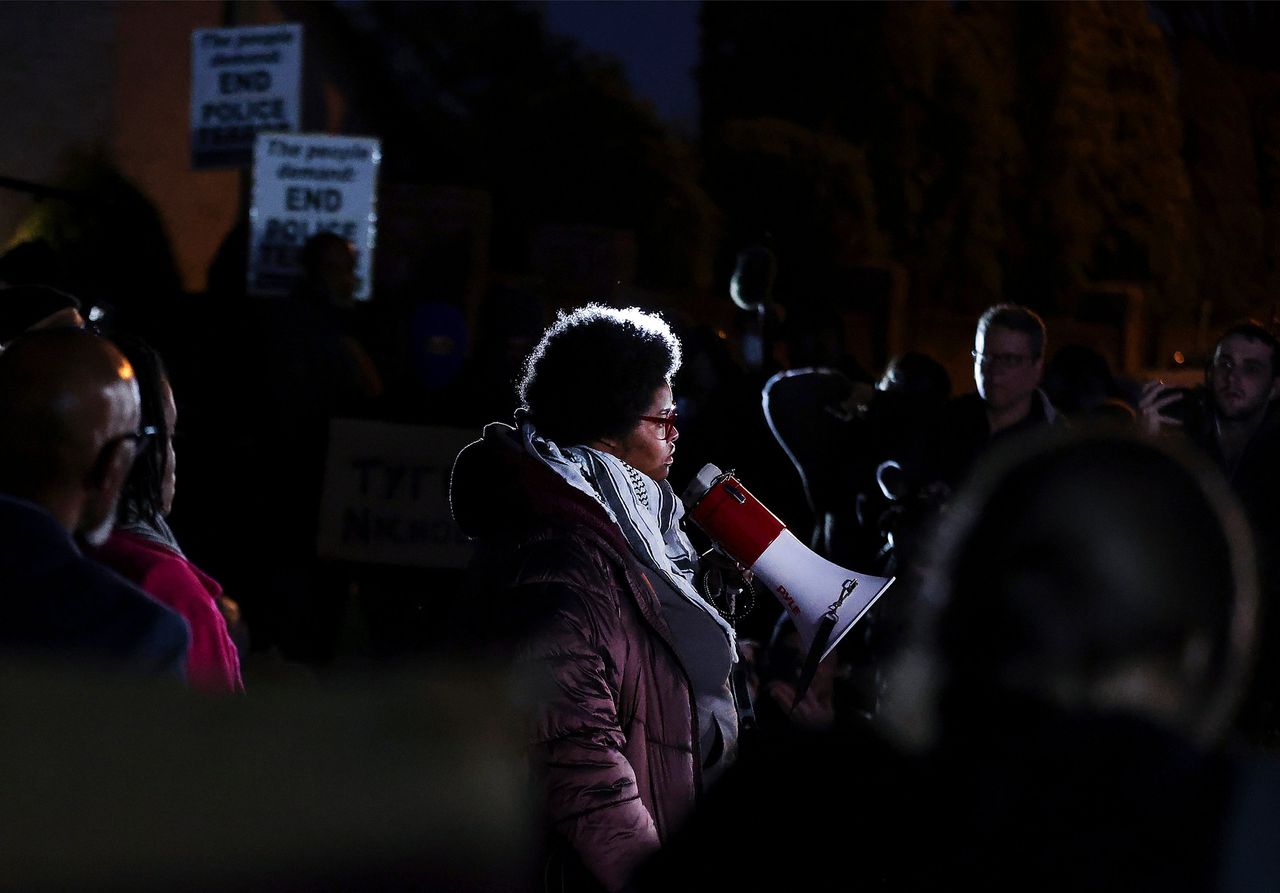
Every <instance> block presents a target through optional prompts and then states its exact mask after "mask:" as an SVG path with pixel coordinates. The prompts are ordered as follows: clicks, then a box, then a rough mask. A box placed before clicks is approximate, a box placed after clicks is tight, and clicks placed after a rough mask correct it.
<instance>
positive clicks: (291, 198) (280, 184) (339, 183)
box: [249, 133, 382, 301]
mask: <svg viewBox="0 0 1280 893" xmlns="http://www.w3.org/2000/svg"><path fill="white" fill-rule="evenodd" d="M381 163H382V149H381V144H380V143H379V142H378V140H376V139H371V138H367V137H351V136H323V135H319V134H298V135H293V134H283V133H281V134H266V133H264V134H259V135H258V141H257V143H255V144H254V148H253V206H252V208H250V210H249V291H250V293H252V294H258V295H282V294H287V293H288V291H289V289H290V288H291V287H292V285H293V283H294V282H295V281H296V279H297V277H298V274H299V272H300V271H301V264H300V257H299V255H300V252H301V250H302V246H303V245H305V244H306V242H307V239H309V238H311V236H313V235H315V234H316V233H319V232H325V231H327V232H333V233H337V234H338V235H340V236H341V237H342V238H344V239H346V240H347V241H348V242H350V243H351V244H352V245H353V246H354V247H355V250H356V288H355V294H354V297H355V299H356V300H357V301H366V300H368V299H369V297H370V294H371V293H372V273H373V244H374V236H375V234H376V232H377V220H378V217H377V211H376V204H375V201H376V197H377V184H378V166H379V165H380V164H381Z"/></svg>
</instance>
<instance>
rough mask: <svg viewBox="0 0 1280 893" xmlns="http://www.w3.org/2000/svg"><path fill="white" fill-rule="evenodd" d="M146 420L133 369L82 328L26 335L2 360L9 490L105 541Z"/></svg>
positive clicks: (0, 446)
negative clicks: (142, 417) (142, 419)
mask: <svg viewBox="0 0 1280 893" xmlns="http://www.w3.org/2000/svg"><path fill="white" fill-rule="evenodd" d="M139 418H140V409H139V401H138V385H137V382H135V381H134V374H133V369H132V367H130V365H129V362H128V360H126V359H125V358H124V356H123V355H122V354H121V353H120V351H119V350H117V349H116V348H115V346H114V345H112V344H111V342H109V341H106V340H104V339H102V338H99V337H98V336H96V335H93V334H90V333H88V332H85V331H82V330H79V329H52V330H45V331H37V332H32V333H29V334H26V335H23V336H21V337H20V338H18V339H16V340H15V341H14V342H12V343H11V344H10V345H9V346H8V347H7V348H6V349H5V350H4V352H3V353H0V491H2V492H5V493H10V494H12V495H15V496H21V497H23V498H25V499H29V500H31V501H33V502H36V503H38V504H40V505H43V506H45V507H46V508H48V509H49V510H50V511H51V512H53V514H54V516H55V517H57V518H58V519H59V520H60V521H62V523H63V524H64V526H66V527H67V528H68V529H69V530H71V531H72V532H75V533H79V534H81V535H83V536H84V537H85V538H86V539H88V540H90V541H91V542H96V541H99V540H102V539H105V538H106V535H107V534H108V533H110V529H111V519H112V517H114V514H115V506H116V502H117V501H118V500H119V497H120V488H121V486H122V485H123V483H124V480H125V478H126V477H127V475H128V471H129V466H130V464H131V463H132V462H133V456H134V452H135V450H136V447H137V445H136V443H135V442H134V440H133V439H132V438H131V437H130V435H132V434H134V433H136V430H137V427H138V421H139Z"/></svg>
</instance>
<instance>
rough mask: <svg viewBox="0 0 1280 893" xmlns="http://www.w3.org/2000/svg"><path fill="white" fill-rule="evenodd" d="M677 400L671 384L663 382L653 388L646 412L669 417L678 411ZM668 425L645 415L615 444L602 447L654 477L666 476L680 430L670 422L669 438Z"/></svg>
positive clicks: (648, 414) (663, 478)
mask: <svg viewBox="0 0 1280 893" xmlns="http://www.w3.org/2000/svg"><path fill="white" fill-rule="evenodd" d="M675 411H676V403H675V400H674V399H673V398H672V396H671V386H670V385H665V384H664V385H663V386H662V387H660V388H658V389H657V390H656V391H654V392H653V399H652V400H650V401H649V408H648V409H646V410H645V412H644V414H645V415H647V416H653V417H655V418H657V417H661V418H667V417H670V416H672V415H674V414H675ZM667 431H668V428H667V426H666V425H665V424H664V423H662V422H650V421H646V420H644V419H641V420H640V421H638V422H636V426H635V427H634V428H632V429H631V431H630V432H628V433H627V435H626V437H623V438H622V439H621V440H619V441H617V442H616V443H615V444H606V445H604V446H603V447H602V448H603V449H604V450H605V451H606V452H610V453H612V454H613V455H615V456H617V457H618V458H619V459H621V460H622V461H623V462H626V463H627V464H628V465H630V466H631V467H632V468H635V469H636V470H638V471H643V472H644V473H645V474H647V475H648V476H649V477H651V478H653V479H654V480H655V481H661V480H665V479H666V477H667V475H668V474H670V473H671V463H672V462H673V461H674V458H675V454H676V441H677V440H678V439H679V438H680V432H679V431H678V430H676V427H675V425H674V424H673V425H671V427H670V431H671V437H670V439H665V438H666V433H667Z"/></svg>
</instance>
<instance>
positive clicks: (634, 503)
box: [516, 412, 737, 659]
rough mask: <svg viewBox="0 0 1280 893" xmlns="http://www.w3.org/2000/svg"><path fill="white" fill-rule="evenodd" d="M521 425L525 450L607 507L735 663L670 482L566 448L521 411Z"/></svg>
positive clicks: (608, 457) (586, 450)
mask: <svg viewBox="0 0 1280 893" xmlns="http://www.w3.org/2000/svg"><path fill="white" fill-rule="evenodd" d="M516 422H517V424H519V426H520V427H519V436H520V439H521V440H522V441H523V445H524V449H525V452H526V453H528V454H529V455H531V456H533V457H534V458H536V459H538V460H540V461H541V462H543V463H544V464H545V465H547V466H548V467H549V468H551V470H552V471H554V472H555V473H556V474H558V475H559V476H560V477H561V478H563V479H564V480H565V482H566V483H568V484H569V486H571V487H573V488H574V489H576V490H580V491H582V492H583V493H586V494H587V495H588V496H591V497H592V498H593V499H595V500H596V501H597V502H598V503H600V504H601V505H602V506H604V509H605V511H606V512H608V513H609V517H611V518H612V519H613V521H614V523H616V524H617V525H618V528H619V529H620V530H621V531H622V535H623V536H624V537H626V540H627V545H629V546H630V547H631V552H632V554H633V555H635V557H636V558H637V559H638V560H639V561H640V563H641V564H643V565H644V566H645V567H646V568H649V569H650V570H653V571H655V572H656V573H659V574H661V575H662V577H663V579H665V580H666V581H667V583H668V584H669V585H670V586H671V587H672V588H673V589H674V590H675V591H676V592H678V593H680V594H681V595H682V596H684V598H686V599H688V600H689V602H691V603H692V604H694V605H696V606H698V607H699V608H700V609H702V610H703V611H705V612H706V613H707V615H708V616H710V617H711V619H712V620H714V621H715V623H716V625H718V626H719V627H720V628H721V629H722V630H723V631H724V634H725V636H727V637H728V639H729V645H730V651H731V652H732V653H733V654H734V655H735V659H736V654H737V647H736V637H735V635H734V630H733V627H732V626H730V625H729V623H728V621H726V620H725V619H724V618H723V617H721V616H720V612H719V611H717V610H716V609H715V608H714V607H712V606H711V605H710V604H708V603H707V601H706V599H704V598H703V597H702V595H701V594H700V593H699V592H698V589H697V586H696V583H695V581H696V579H697V573H698V553H697V551H696V550H695V549H694V548H693V544H692V543H691V542H689V537H688V536H687V535H686V534H685V532H684V529H683V528H682V527H681V526H680V519H681V518H683V517H684V504H683V503H681V502H680V500H679V499H678V498H677V497H676V494H675V491H674V490H673V489H672V488H671V484H670V483H668V482H667V481H665V480H664V481H655V480H654V479H653V478H651V477H649V476H648V475H647V474H645V473H644V472H642V471H639V470H637V469H635V468H633V467H632V466H630V465H628V464H627V463H626V462H623V461H622V460H621V459H619V458H618V457H617V456H614V455H612V454H611V453H606V452H602V451H601V450H597V449H593V448H591V447H588V446H572V447H567V448H564V449H561V448H560V447H558V446H556V445H555V444H554V443H552V442H551V441H549V440H547V439H546V438H545V437H542V436H541V435H540V434H538V432H537V431H536V430H535V429H534V427H533V425H532V424H531V423H530V422H529V421H528V419H527V417H525V416H524V415H523V413H522V412H517V413H516Z"/></svg>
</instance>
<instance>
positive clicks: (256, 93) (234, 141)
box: [191, 25, 302, 169]
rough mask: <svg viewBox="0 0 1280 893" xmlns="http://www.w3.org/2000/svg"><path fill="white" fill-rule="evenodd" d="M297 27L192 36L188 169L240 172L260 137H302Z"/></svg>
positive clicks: (299, 31) (299, 33) (210, 31)
mask: <svg viewBox="0 0 1280 893" xmlns="http://www.w3.org/2000/svg"><path fill="white" fill-rule="evenodd" d="M301 93H302V26H301V25H265V26H254V27H247V28H197V29H196V30H195V31H193V32H192V33H191V166H192V167H193V168H197V169H200V168H218V167H247V166H248V165H249V163H250V161H251V160H252V158H253V145H254V139H255V138H256V137H257V135H258V133H260V132H264V131H267V132H283V131H298V130H300V129H302V123H301V122H302V101H301Z"/></svg>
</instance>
